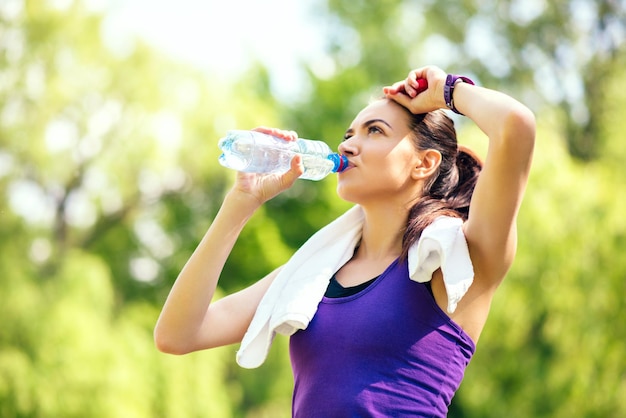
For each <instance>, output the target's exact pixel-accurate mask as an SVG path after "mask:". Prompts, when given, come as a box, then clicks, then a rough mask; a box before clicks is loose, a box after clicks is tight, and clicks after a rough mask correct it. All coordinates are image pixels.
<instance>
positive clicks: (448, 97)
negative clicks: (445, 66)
mask: <svg viewBox="0 0 626 418" xmlns="http://www.w3.org/2000/svg"><path fill="white" fill-rule="evenodd" d="M458 83H467V84H471V85H474V82H473V81H472V80H471V79H469V78H467V77H464V76H461V75H454V74H448V76H447V77H446V81H445V84H444V87H443V99H444V101H445V103H446V106H447V107H448V109H450V110H452V111H453V112H454V113H456V114H459V115H463V113H461V112H460V111H459V110H458V109H457V108H456V106H455V105H454V89H455V88H456V86H457V84H458Z"/></svg>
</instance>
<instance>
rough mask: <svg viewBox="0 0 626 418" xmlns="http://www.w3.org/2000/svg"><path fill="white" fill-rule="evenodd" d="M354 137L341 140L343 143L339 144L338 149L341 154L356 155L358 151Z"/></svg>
mask: <svg viewBox="0 0 626 418" xmlns="http://www.w3.org/2000/svg"><path fill="white" fill-rule="evenodd" d="M353 138H354V137H352V138H349V139H346V140H344V141H343V142H341V144H339V147H338V150H339V154H343V155H355V154H356V152H357V148H356V145H355V141H353Z"/></svg>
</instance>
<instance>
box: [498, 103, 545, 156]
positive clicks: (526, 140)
mask: <svg viewBox="0 0 626 418" xmlns="http://www.w3.org/2000/svg"><path fill="white" fill-rule="evenodd" d="M536 125H537V122H536V120H535V115H534V113H533V112H532V111H531V110H530V109H529V108H527V107H526V106H524V105H522V104H518V105H517V106H515V107H513V108H512V109H511V111H510V112H509V113H508V115H507V118H506V119H505V123H504V131H505V134H504V137H506V138H511V140H513V141H515V143H517V144H519V145H521V146H525V147H528V149H529V150H530V151H532V149H533V147H534V144H535V132H536Z"/></svg>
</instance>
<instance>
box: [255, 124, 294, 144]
mask: <svg viewBox="0 0 626 418" xmlns="http://www.w3.org/2000/svg"><path fill="white" fill-rule="evenodd" d="M252 130H253V131H256V132H261V133H264V134H267V135H272V136H275V137H277V138H281V139H284V140H286V141H295V140H297V139H298V134H297V133H296V131H286V130H283V129H278V128H270V127H267V126H257V127H256V128H254V129H252Z"/></svg>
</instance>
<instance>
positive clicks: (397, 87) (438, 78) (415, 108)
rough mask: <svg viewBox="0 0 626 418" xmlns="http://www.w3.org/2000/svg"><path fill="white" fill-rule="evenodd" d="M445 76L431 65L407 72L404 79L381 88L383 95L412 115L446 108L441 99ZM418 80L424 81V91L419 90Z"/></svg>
mask: <svg viewBox="0 0 626 418" xmlns="http://www.w3.org/2000/svg"><path fill="white" fill-rule="evenodd" d="M446 76H447V74H446V73H445V72H444V71H443V70H441V69H440V68H438V67H435V66H432V65H431V66H426V67H422V68H418V69H416V70H412V71H411V72H409V75H408V76H407V78H406V79H404V80H401V81H398V82H396V83H394V84H393V85H391V86H387V87H383V93H384V94H385V96H386V97H387V98H388V99H391V100H393V101H395V102H397V103H398V104H400V105H402V106H404V107H406V108H407V109H408V110H409V111H410V112H411V113H413V114H420V113H427V112H430V111H432V110H436V109H441V108H446V103H445V101H444V99H443V87H444V85H445V83H446ZM418 80H426V83H427V87H426V89H425V90H423V89H422V88H420V82H419V81H418Z"/></svg>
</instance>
